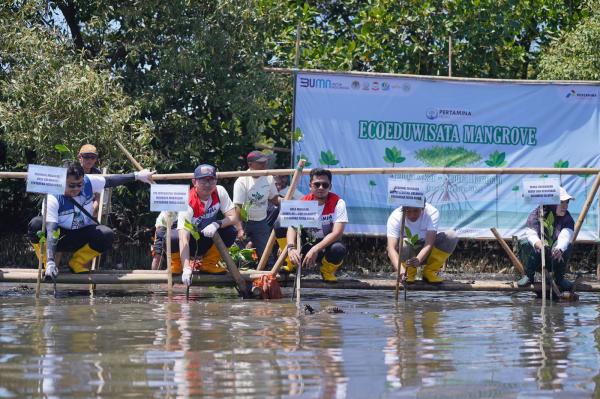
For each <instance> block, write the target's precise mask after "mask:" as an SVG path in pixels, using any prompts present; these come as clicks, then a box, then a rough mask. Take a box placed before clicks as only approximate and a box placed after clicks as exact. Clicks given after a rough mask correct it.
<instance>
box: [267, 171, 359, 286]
mask: <svg viewBox="0 0 600 399" xmlns="http://www.w3.org/2000/svg"><path fill="white" fill-rule="evenodd" d="M330 189H331V172H330V171H328V170H326V169H318V168H317V169H313V170H311V172H310V193H309V194H307V195H305V196H304V197H302V199H301V200H302V201H318V203H319V209H320V210H321V227H320V228H317V229H304V230H303V232H302V243H303V244H302V248H296V244H295V243H296V230H294V228H292V227H290V228H288V229H287V233H286V236H285V237H284V236H283V234H282V232H283V231H285V229H276V230H275V234H276V236H277V238H278V239H277V242H278V243H279V246H280V247H281V248H284V247H286V246H287V248H288V251H289V261H288V264H287V265H286V266H284V267H283V270H284V271H287V272H293V271H294V270H295V268H296V267H297V266H298V265H300V263H302V265H303V266H304V265H305V266H308V267H311V266H314V265H316V264H319V263H320V264H321V267H320V272H321V276H322V277H323V280H325V281H329V282H335V281H337V278H336V277H335V273H336V271H337V270H338V269H339V267H340V266H341V265H342V262H343V260H344V257H345V256H346V252H347V250H346V247H345V246H344V244H342V242H341V239H342V235H343V234H344V227H345V226H346V223H348V215H347V213H346V203H345V201H344V200H343V199H341V198H340V197H339V196H338V195H337V194H334V193H332V192H330V191H329V190H330ZM302 257H304V259H302Z"/></svg>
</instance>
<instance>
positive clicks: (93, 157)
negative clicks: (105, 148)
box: [81, 155, 98, 159]
mask: <svg viewBox="0 0 600 399" xmlns="http://www.w3.org/2000/svg"><path fill="white" fill-rule="evenodd" d="M81 158H83V159H96V158H98V156H97V155H82V156H81Z"/></svg>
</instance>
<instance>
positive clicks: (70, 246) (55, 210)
mask: <svg viewBox="0 0 600 399" xmlns="http://www.w3.org/2000/svg"><path fill="white" fill-rule="evenodd" d="M153 174H154V172H150V171H149V170H146V169H144V170H141V171H139V172H135V173H130V174H124V175H110V176H99V175H86V174H85V173H84V170H83V167H82V166H81V165H80V164H78V163H69V164H67V182H66V188H65V193H64V194H62V195H54V194H48V209H47V210H46V237H47V240H46V242H47V246H46V247H47V248H46V254H45V255H46V256H45V257H43V256H42V254H41V245H40V237H39V236H38V232H39V231H40V230H41V229H42V217H41V216H36V217H35V218H33V219H32V220H31V221H30V222H29V227H28V235H29V239H30V240H31V243H32V244H33V248H34V249H35V253H36V255H37V256H38V259H39V258H40V257H42V263H43V264H44V268H45V273H44V275H45V277H47V278H56V276H58V268H57V266H56V263H55V259H54V257H55V254H56V252H74V253H73V256H72V257H71V260H70V261H69V268H70V269H71V271H72V272H73V273H87V272H89V269H88V268H87V267H86V265H87V264H88V262H89V261H91V260H92V259H94V258H95V257H96V256H98V255H100V254H101V253H102V252H104V251H106V250H107V249H109V248H110V247H111V245H112V241H113V231H112V229H110V228H109V227H107V226H103V225H101V224H99V223H98V221H97V220H95V218H94V217H93V216H92V212H93V202H94V194H95V193H99V192H102V190H104V188H105V187H115V186H120V185H122V184H127V183H130V182H133V181H135V180H139V181H142V182H144V183H147V184H150V183H152V175H153Z"/></svg>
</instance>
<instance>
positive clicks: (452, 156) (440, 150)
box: [415, 146, 481, 168]
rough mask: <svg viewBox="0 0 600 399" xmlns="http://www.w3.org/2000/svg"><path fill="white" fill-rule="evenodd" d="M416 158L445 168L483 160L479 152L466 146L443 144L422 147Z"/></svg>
mask: <svg viewBox="0 0 600 399" xmlns="http://www.w3.org/2000/svg"><path fill="white" fill-rule="evenodd" d="M415 158H416V159H417V160H419V161H421V162H423V163H424V164H426V165H428V166H431V167H444V168H452V167H462V166H468V165H471V164H473V163H476V162H479V161H480V160H481V156H480V155H479V154H478V153H476V152H475V151H470V150H467V149H465V148H464V147H441V146H435V147H431V148H423V149H420V150H418V151H417V152H416V155H415Z"/></svg>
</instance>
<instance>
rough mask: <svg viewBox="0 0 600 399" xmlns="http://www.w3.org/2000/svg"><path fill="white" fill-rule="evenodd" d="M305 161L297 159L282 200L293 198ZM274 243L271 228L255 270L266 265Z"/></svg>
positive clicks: (261, 268) (273, 234)
mask: <svg viewBox="0 0 600 399" xmlns="http://www.w3.org/2000/svg"><path fill="white" fill-rule="evenodd" d="M305 163H306V161H305V160H304V159H301V160H299V161H298V165H297V166H296V169H295V170H294V175H293V176H292V181H291V183H290V188H289V189H288V192H287V193H286V194H285V197H284V198H283V200H284V201H286V200H289V199H291V198H293V196H294V193H295V192H296V188H298V184H300V179H301V178H302V170H303V169H304V164H305ZM274 245H275V229H273V230H271V234H270V235H269V240H268V241H267V245H266V246H265V250H264V251H263V253H262V255H261V257H260V261H259V262H258V266H257V267H256V270H263V269H264V268H265V266H266V265H267V261H268V260H269V256H271V252H273V246H274Z"/></svg>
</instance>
